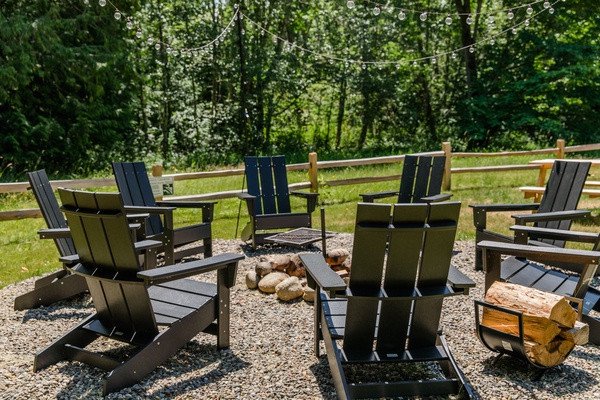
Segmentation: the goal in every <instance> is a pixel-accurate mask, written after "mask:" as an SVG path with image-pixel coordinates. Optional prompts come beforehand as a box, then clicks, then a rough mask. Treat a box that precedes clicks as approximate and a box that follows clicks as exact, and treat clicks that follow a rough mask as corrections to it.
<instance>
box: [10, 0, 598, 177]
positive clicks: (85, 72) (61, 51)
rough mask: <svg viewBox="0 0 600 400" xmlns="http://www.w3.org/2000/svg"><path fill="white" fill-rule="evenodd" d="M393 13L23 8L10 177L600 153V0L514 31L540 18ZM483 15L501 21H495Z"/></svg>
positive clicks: (427, 6)
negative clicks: (116, 166) (476, 153)
mask: <svg viewBox="0 0 600 400" xmlns="http://www.w3.org/2000/svg"><path fill="white" fill-rule="evenodd" d="M391 5H392V4H391V3H390V4H388V5H386V6H383V4H380V5H379V6H380V7H381V13H380V14H379V15H374V13H373V9H374V6H375V3H372V2H355V7H354V8H353V9H349V8H348V7H347V6H346V1H344V0H339V1H337V0H336V1H333V2H331V1H323V0H318V1H313V2H297V1H292V2H275V1H271V2H260V1H248V2H239V7H240V11H241V12H242V13H243V14H244V15H245V18H244V19H241V18H238V19H237V20H234V19H233V17H234V15H235V13H236V8H235V7H234V2H230V1H222V2H186V1H182V0H175V1H169V2H164V1H158V0H153V1H144V2H137V1H127V0H125V1H121V2H119V4H118V7H119V9H120V11H121V12H122V13H123V14H124V15H125V16H127V17H130V18H131V19H132V21H134V22H135V24H134V25H135V27H134V29H127V28H126V27H125V17H124V18H122V19H121V20H120V21H117V20H116V19H115V18H114V17H113V15H112V14H113V13H114V8H113V6H112V3H108V4H107V6H106V7H100V6H99V5H97V4H96V3H95V2H94V1H90V2H89V3H88V5H85V3H84V2H81V1H80V0H67V1H57V0H21V1H17V0H8V1H6V2H5V4H3V7H2V9H0V22H1V23H0V154H2V155H3V157H4V160H3V162H4V163H5V164H8V163H12V165H13V168H12V169H10V170H7V172H6V173H5V174H4V175H3V178H2V179H3V180H7V179H18V178H19V177H21V179H22V177H23V175H22V174H23V172H24V171H27V170H32V169H37V168H45V169H47V170H49V171H51V172H57V173H60V174H63V175H69V174H71V175H81V174H85V173H86V172H87V171H90V172H93V171H98V170H104V169H106V168H107V165H109V163H110V162H111V161H114V160H116V159H118V160H133V159H140V158H141V159H145V160H147V161H150V160H152V161H159V160H160V161H162V162H164V163H165V164H172V165H187V166H194V167H203V166H208V165H227V164H235V163H237V162H239V161H240V160H241V159H242V158H243V156H244V155H246V154H259V153H262V154H272V153H283V154H288V155H291V154H298V153H305V152H307V151H313V150H314V151H318V152H319V153H320V154H326V153H328V152H337V153H339V154H348V155H349V154H352V153H353V152H355V151H366V152H371V151H372V152H374V153H378V154H379V153H381V152H383V153H386V152H387V153H388V154H390V153H402V152H409V151H428V150H438V149H439V146H440V142H441V141H446V140H450V141H452V143H453V147H454V149H456V150H467V149H475V148H485V149H490V150H491V149H505V150H509V149H524V148H537V147H540V146H542V147H547V146H548V145H551V144H553V143H554V141H555V140H556V139H557V138H564V139H566V140H567V142H568V144H582V143H590V142H597V141H599V139H600V137H598V135H599V133H598V132H597V129H595V128H596V127H597V126H598V123H599V122H600V121H599V119H600V114H599V104H598V102H599V100H598V99H599V98H600V96H599V93H598V92H599V87H600V79H599V67H598V61H599V60H598V58H599V54H600V51H598V45H599V44H598V37H599V34H600V27H599V23H598V22H599V20H598V15H599V14H600V13H599V11H600V3H598V2H590V1H585V0H570V1H569V2H558V3H556V4H553V6H554V7H555V10H554V11H555V12H554V13H553V14H550V13H549V12H548V10H544V9H543V5H542V2H539V3H537V2H535V3H532V7H534V9H535V18H532V19H531V21H530V22H531V23H530V26H529V27H527V28H525V27H524V26H523V25H520V24H519V25H518V29H517V34H515V35H513V34H512V33H511V32H510V29H508V28H510V27H511V26H514V25H515V24H517V23H518V22H522V21H524V19H525V18H527V15H526V12H525V7H524V6H523V4H522V3H521V2H520V1H517V0H492V1H489V2H484V1H483V0H471V1H466V0H455V1H453V2H449V1H433V2H432V1H425V0H414V1H411V2H410V10H428V11H430V13H429V17H428V19H427V20H426V21H421V20H420V19H419V18H418V15H415V14H413V13H411V12H410V11H409V8H408V7H407V8H406V11H407V17H406V19H404V20H400V19H399V18H398V10H399V9H400V8H395V9H393V8H390V6H391ZM396 7H399V6H398V5H396ZM509 8H512V9H513V10H514V12H515V18H514V19H513V20H509V19H508V17H507V15H506V10H508V9H509ZM477 10H480V11H482V12H491V11H494V10H496V11H497V12H496V13H494V16H495V19H496V21H495V23H494V24H490V23H488V21H487V20H486V18H487V15H486V14H477ZM498 10H503V11H498ZM458 13H460V15H461V16H460V17H459V15H458ZM469 13H470V14H472V15H473V16H474V19H475V22H474V23H473V24H470V25H469V24H467V23H466V15H468V14H469ZM448 15H451V16H452V18H453V21H452V23H451V24H450V25H448V24H446V22H445V19H446V17H447V16H448ZM138 28H139V29H140V33H141V38H137V35H136V31H137V30H138ZM502 31H507V32H506V33H501V32H502ZM222 33H223V34H222ZM221 34H222V35H221ZM220 35H221V36H220ZM273 35H276V37H274V36H273ZM489 38H494V42H495V43H494V44H491V42H490V40H489ZM215 39H216V40H215ZM210 43H213V44H211V45H209V44H210ZM157 44H158V47H157ZM471 45H473V49H474V50H475V51H474V52H471V51H469V50H468V49H469V48H470V46H471ZM300 49H305V50H300ZM456 49H461V50H459V51H457V52H456V53H455V54H453V50H456ZM171 50H175V51H171ZM323 55H327V56H335V57H337V58H338V60H336V61H333V62H332V61H330V60H329V59H328V58H327V57H323ZM433 55H438V56H437V57H436V58H435V59H432V58H431V56H433ZM406 60H417V61H416V63H413V62H410V63H409V62H406ZM403 61H404V62H403Z"/></svg>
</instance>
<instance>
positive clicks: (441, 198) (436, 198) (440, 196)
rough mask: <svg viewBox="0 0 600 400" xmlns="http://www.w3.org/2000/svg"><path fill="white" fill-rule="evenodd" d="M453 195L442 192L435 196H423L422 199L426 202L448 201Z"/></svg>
mask: <svg viewBox="0 0 600 400" xmlns="http://www.w3.org/2000/svg"><path fill="white" fill-rule="evenodd" d="M450 197H452V193H440V194H436V195H433V196H427V197H421V201H422V202H425V203H437V202H438V201H446V200H448V199H450Z"/></svg>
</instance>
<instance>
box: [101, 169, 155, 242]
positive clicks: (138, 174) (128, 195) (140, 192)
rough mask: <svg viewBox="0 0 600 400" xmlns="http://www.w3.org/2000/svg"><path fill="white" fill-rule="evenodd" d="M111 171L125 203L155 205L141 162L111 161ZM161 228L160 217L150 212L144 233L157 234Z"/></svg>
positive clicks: (128, 204)
mask: <svg viewBox="0 0 600 400" xmlns="http://www.w3.org/2000/svg"><path fill="white" fill-rule="evenodd" d="M113 173H114V175H115V180H116V181H117V187H118V189H119V192H121V196H122V197H123V203H124V204H125V205H127V206H138V207H139V206H142V207H156V200H155V199H154V194H153V193H152V185H151V184H150V178H148V172H146V166H145V164H144V163H143V162H115V163H113ZM163 230H164V228H163V225H162V221H161V219H160V217H159V216H158V215H156V214H150V217H149V218H148V220H147V221H146V235H148V236H153V235H158V234H161V233H162V232H163Z"/></svg>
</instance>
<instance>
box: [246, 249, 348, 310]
mask: <svg viewBox="0 0 600 400" xmlns="http://www.w3.org/2000/svg"><path fill="white" fill-rule="evenodd" d="M349 256H350V252H349V251H348V250H346V249H331V250H328V251H327V252H326V254H325V261H326V262H327V264H328V265H329V266H330V267H331V269H332V270H334V271H335V272H336V273H337V274H338V275H339V276H340V277H341V278H342V279H344V281H346V284H347V283H348V279H349V278H350V262H351V261H350V258H349ZM246 286H248V289H258V290H260V291H261V292H263V293H267V294H271V293H275V294H276V295H277V297H278V298H279V299H280V300H282V301H291V300H295V299H298V298H300V297H302V298H303V299H304V300H305V301H308V302H313V301H314V290H312V289H311V288H309V287H308V285H307V283H306V268H305V266H304V264H302V261H300V257H299V256H298V254H293V255H287V254H277V255H273V256H267V257H261V259H260V261H259V262H258V263H257V264H256V266H255V267H254V271H250V272H248V273H247V274H246Z"/></svg>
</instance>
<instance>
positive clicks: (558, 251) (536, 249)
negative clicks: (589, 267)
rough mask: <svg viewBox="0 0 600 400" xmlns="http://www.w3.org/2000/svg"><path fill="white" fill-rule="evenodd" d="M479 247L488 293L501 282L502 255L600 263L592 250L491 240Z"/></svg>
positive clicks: (543, 260) (597, 255)
mask: <svg viewBox="0 0 600 400" xmlns="http://www.w3.org/2000/svg"><path fill="white" fill-rule="evenodd" d="M477 247H479V248H480V249H482V250H483V260H484V264H483V266H484V270H485V291H487V289H488V288H489V287H490V286H491V285H492V284H493V283H494V282H495V281H498V280H500V265H501V261H502V260H501V256H502V255H510V256H515V257H524V258H531V259H535V260H537V261H539V262H542V263H543V262H545V261H559V262H570V263H578V264H596V265H598V264H599V262H600V252H598V251H590V250H576V249H563V248H557V247H540V246H531V245H525V244H514V243H502V242H495V241H491V240H483V241H481V242H479V243H477Z"/></svg>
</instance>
